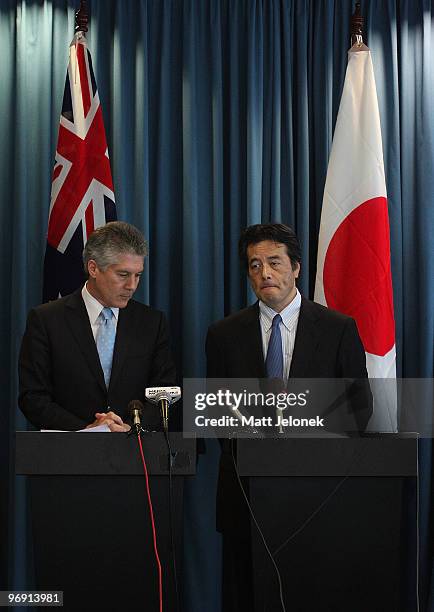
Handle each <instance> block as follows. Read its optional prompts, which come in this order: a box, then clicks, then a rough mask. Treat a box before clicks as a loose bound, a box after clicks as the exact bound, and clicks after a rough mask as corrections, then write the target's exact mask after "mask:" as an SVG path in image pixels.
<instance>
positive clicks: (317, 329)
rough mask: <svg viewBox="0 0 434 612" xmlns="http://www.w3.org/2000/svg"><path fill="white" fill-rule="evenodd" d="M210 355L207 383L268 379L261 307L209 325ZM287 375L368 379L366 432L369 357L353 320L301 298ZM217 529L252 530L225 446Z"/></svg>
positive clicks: (363, 415)
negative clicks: (214, 380) (211, 379)
mask: <svg viewBox="0 0 434 612" xmlns="http://www.w3.org/2000/svg"><path fill="white" fill-rule="evenodd" d="M206 354H207V376H208V378H266V372H265V363H264V362H265V359H264V355H263V351H262V335H261V327H260V322H259V303H258V302H257V303H256V304H254V305H253V306H250V307H248V308H245V309H244V310H241V311H239V312H237V313H235V314H233V315H231V316H229V317H226V318H225V319H223V320H222V321H219V322H217V323H214V324H213V325H211V326H210V328H209V330H208V335H207V340H206ZM289 375H290V377H291V378H350V379H365V381H366V385H365V384H364V383H363V381H362V383H361V385H360V386H359V387H358V388H357V389H356V392H357V393H356V394H355V400H354V405H355V407H356V408H355V415H354V417H355V421H356V424H357V429H358V430H359V431H363V430H364V429H365V428H366V425H367V422H368V420H369V418H370V416H371V414H372V395H371V393H370V391H369V385H368V383H367V371H366V359H365V352H364V349H363V345H362V343H361V340H360V337H359V334H358V331H357V326H356V323H355V321H354V320H353V319H352V318H350V317H347V316H345V315H343V314H340V313H338V312H336V311H333V310H330V309H328V308H325V307H324V306H321V305H320V304H316V303H315V302H311V301H310V300H307V299H305V298H302V301H301V309H300V315H299V320H298V326H297V334H296V337H295V345H294V351H293V355H292V361H291V368H290V373H289ZM356 384H357V383H356ZM236 500H237V501H236ZM237 506H238V510H237ZM217 523H218V528H219V529H220V530H224V529H225V528H233V529H234V530H236V531H237V532H238V533H241V532H245V529H246V523H247V526H248V524H249V519H248V515H247V516H246V512H245V504H244V501H243V499H241V497H240V493H239V487H238V484H237V482H236V480H235V475H234V473H233V461H232V457H231V454H230V447H229V444H228V443H227V441H225V443H224V444H223V452H222V459H221V462H220V476H219V487H218V499H217Z"/></svg>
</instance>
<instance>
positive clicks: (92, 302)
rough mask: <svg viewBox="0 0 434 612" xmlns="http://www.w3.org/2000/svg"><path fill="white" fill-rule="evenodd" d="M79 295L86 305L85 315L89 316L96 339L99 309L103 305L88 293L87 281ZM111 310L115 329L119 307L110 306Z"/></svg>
mask: <svg viewBox="0 0 434 612" xmlns="http://www.w3.org/2000/svg"><path fill="white" fill-rule="evenodd" d="M81 295H82V297H83V301H84V305H85V306H86V310H87V316H88V317H89V321H90V326H91V328H92V334H93V339H94V340H95V341H96V334H97V331H98V327H99V323H98V317H99V315H100V314H101V310H102V309H103V308H104V306H103V305H102V304H101V303H100V302H98V300H96V299H95V298H94V297H93V295H91V294H90V293H89V291H88V290H87V283H85V285H84V287H83V289H82V290H81ZM111 310H112V312H113V314H114V323H115V329H117V326H118V317H119V308H112V309H111Z"/></svg>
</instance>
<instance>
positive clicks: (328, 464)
mask: <svg viewBox="0 0 434 612" xmlns="http://www.w3.org/2000/svg"><path fill="white" fill-rule="evenodd" d="M237 465H238V470H239V473H240V475H241V476H245V477H248V487H249V495H250V503H251V505H252V508H253V511H254V513H255V516H256V518H257V520H258V523H259V525H260V526H261V529H262V531H263V533H264V535H265V539H266V541H267V543H268V544H269V546H270V548H271V551H272V552H273V553H274V558H275V561H276V564H277V566H278V568H279V570H280V573H281V576H282V581H283V592H284V598H285V602H286V609H287V610H291V611H294V610H296V611H297V612H302V611H303V612H313V611H315V612H322V611H324V612H325V611H329V612H348V611H351V612H367V611H370V612H371V611H380V610H381V611H382V612H397V611H400V610H402V611H404V610H406V611H408V610H412V609H416V608H413V607H412V606H411V605H410V607H409V604H408V593H407V594H406V593H404V592H403V589H404V588H405V585H406V583H407V582H408V576H407V575H406V571H405V567H404V565H403V563H402V561H403V558H404V559H405V558H406V555H405V550H406V546H407V542H406V540H407V539H408V535H409V534H408V532H407V529H406V528H405V527H406V521H405V520H403V514H404V515H405V514H406V510H407V508H406V505H408V503H409V501H408V498H409V496H407V495H406V486H407V485H408V484H409V483H410V485H411V486H415V479H416V475H417V437H416V435H415V434H403V435H391V434H386V435H382V436H380V435H377V436H366V437H361V438H343V437H340V438H333V437H332V438H325V439H324V438H323V439H321V438H316V439H315V438H278V439H257V440H255V439H238V442H237ZM414 498H415V496H414ZM415 516H416V513H415ZM251 529H252V558H253V570H254V591H255V593H254V595H255V610H256V612H259V611H261V612H280V611H281V610H282V607H281V605H280V601H279V586H278V581H277V578H276V573H275V572H274V570H273V567H272V563H271V561H270V558H269V557H268V556H267V553H266V550H265V547H264V545H263V542H262V540H261V539H260V537H259V535H258V531H257V529H256V528H255V527H254V525H253V524H252V526H251ZM410 537H411V538H414V540H416V537H417V536H416V527H415V525H413V527H412V533H411V534H410ZM415 550H416V546H415V547H414V551H415ZM414 551H413V555H414V557H413V559H412V560H411V562H413V563H416V558H415V552H414ZM408 554H411V551H408ZM407 560H408V557H407ZM410 599H413V601H414V602H416V585H413V593H412V594H410Z"/></svg>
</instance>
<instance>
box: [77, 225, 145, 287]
mask: <svg viewBox="0 0 434 612" xmlns="http://www.w3.org/2000/svg"><path fill="white" fill-rule="evenodd" d="M147 254H148V247H147V245H146V240H145V239H144V237H143V234H142V232H140V230H138V229H137V227H134V225H130V224H129V223H125V222H124V221H111V222H110V223H107V224H106V225H103V226H101V227H98V228H97V229H96V230H95V231H94V232H92V234H91V235H90V236H89V238H88V239H87V242H86V246H85V247H84V250H83V264H84V271H85V273H86V275H88V274H89V272H88V269H87V264H88V263H89V261H90V260H91V259H93V260H95V262H96V265H97V266H98V268H99V269H100V270H105V269H106V268H108V266H112V265H113V264H116V263H117V261H118V259H119V255H138V256H139V257H146V255H147Z"/></svg>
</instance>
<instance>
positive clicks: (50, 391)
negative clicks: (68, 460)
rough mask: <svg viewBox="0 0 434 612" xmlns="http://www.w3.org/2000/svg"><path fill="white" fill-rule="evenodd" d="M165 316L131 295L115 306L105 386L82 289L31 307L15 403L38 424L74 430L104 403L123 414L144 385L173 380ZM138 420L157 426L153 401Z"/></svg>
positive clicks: (104, 406)
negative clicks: (112, 344)
mask: <svg viewBox="0 0 434 612" xmlns="http://www.w3.org/2000/svg"><path fill="white" fill-rule="evenodd" d="M175 379H176V375H175V367H174V364H173V361H172V357H171V355H170V350H169V342H168V333H167V325H166V322H165V318H164V315H163V314H162V313H161V312H159V311H157V310H153V309H152V308H150V307H149V306H145V305H143V304H140V303H139V302H135V301H134V300H130V301H129V303H128V305H127V306H126V308H123V309H120V310H119V319H118V324H117V331H116V342H115V347H114V353H113V366H112V373H111V379H110V385H109V388H108V389H107V388H106V386H105V383H104V375H103V371H102V368H101V365H100V361H99V356H98V352H97V349H96V344H95V340H94V338H93V335H92V329H91V326H90V322H89V317H88V314H87V311H86V307H85V304H84V302H83V298H82V296H81V290H80V291H76V292H75V293H72V294H71V295H68V296H66V297H64V298H61V299H59V300H56V301H53V302H49V303H48V304H43V305H42V306H38V307H37V308H34V309H33V310H31V311H30V313H29V316H28V319H27V327H26V331H25V333H24V337H23V341H22V345H21V352H20V358H19V382H20V391H19V399H18V403H19V406H20V408H21V410H22V411H23V413H24V414H25V416H26V417H27V418H28V420H29V421H30V422H31V423H32V424H33V425H35V427H37V428H45V429H66V430H76V429H81V428H83V427H85V426H86V425H88V424H89V423H91V422H93V421H94V419H95V416H94V415H95V412H103V411H106V410H107V408H108V407H110V409H111V410H113V411H114V412H116V413H117V414H119V415H120V416H121V417H122V418H123V419H124V420H126V417H127V405H128V403H129V402H130V401H131V400H132V399H139V400H140V401H142V402H145V387H148V386H160V385H173V384H175ZM145 408H146V410H145V412H146V414H145V415H144V417H145V422H147V424H148V425H149V426H150V427H154V426H158V424H159V416H158V410H157V408H156V407H152V406H151V405H150V404H146V406H145Z"/></svg>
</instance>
